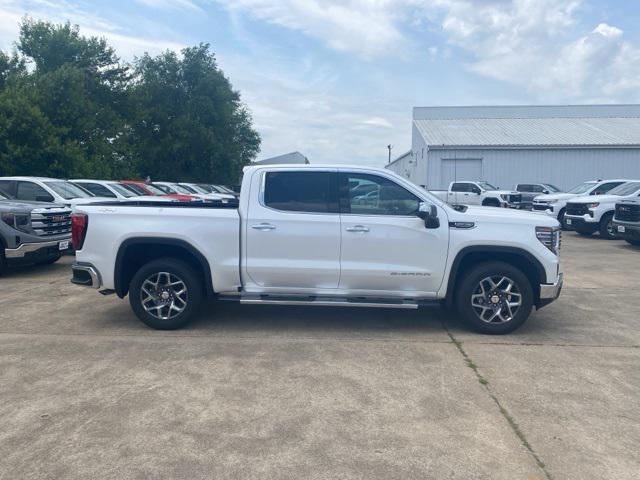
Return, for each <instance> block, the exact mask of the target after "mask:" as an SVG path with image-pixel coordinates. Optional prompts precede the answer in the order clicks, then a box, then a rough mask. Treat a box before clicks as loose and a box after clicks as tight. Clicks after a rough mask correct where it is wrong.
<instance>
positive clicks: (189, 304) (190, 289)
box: [129, 258, 203, 330]
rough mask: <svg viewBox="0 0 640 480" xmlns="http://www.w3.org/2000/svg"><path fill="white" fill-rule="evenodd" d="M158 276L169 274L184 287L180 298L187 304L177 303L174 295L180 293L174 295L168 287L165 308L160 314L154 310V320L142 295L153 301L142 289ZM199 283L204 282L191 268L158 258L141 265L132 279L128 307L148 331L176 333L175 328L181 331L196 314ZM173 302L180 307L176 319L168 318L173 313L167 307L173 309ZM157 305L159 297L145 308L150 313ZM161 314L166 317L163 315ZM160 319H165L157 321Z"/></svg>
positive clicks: (171, 259)
mask: <svg viewBox="0 0 640 480" xmlns="http://www.w3.org/2000/svg"><path fill="white" fill-rule="evenodd" d="M161 272H162V273H169V274H171V275H172V277H173V278H174V280H175V279H176V278H177V279H179V280H180V281H181V282H182V283H183V284H184V286H185V288H186V296H183V297H182V298H184V299H186V300H180V301H181V302H183V303H179V302H178V297H179V296H178V295H177V293H178V292H179V291H180V290H178V292H176V291H173V290H171V289H172V288H173V287H167V288H166V291H167V292H169V298H166V299H165V300H164V302H165V306H164V307H163V308H162V309H161V310H159V311H158V310H156V315H158V316H156V315H154V314H151V313H150V312H149V311H148V310H147V309H146V308H145V304H143V295H145V296H146V297H147V298H156V297H149V296H147V295H146V294H145V293H144V292H143V290H142V286H143V284H144V283H145V281H146V280H147V279H149V278H153V276H154V275H157V274H159V273H161ZM165 277H166V276H165ZM202 282H203V279H202V278H201V277H200V275H198V273H197V272H196V271H195V270H194V269H193V268H192V267H191V266H189V265H188V264H186V263H185V262H183V261H181V260H178V259H175V258H160V259H158V260H153V261H151V262H149V263H147V264H146V265H143V266H142V267H141V268H140V269H139V270H138V271H137V272H136V274H135V275H134V276H133V278H132V279H131V283H130V284H129V303H130V304H131V308H132V309H133V311H134V313H135V314H136V316H137V317H138V318H139V319H140V320H141V321H142V322H143V323H144V324H146V325H148V326H149V327H151V328H155V329H157V330H175V329H177V328H181V327H184V326H185V325H186V324H187V323H188V322H189V320H191V318H192V317H193V316H194V315H195V314H196V313H197V312H198V309H199V307H200V305H201V303H202V298H203V293H202V292H203V283H202ZM165 283H166V282H165ZM169 283H171V280H169ZM147 286H148V284H147ZM145 288H146V287H145ZM176 288H182V287H176ZM147 291H149V290H147ZM156 292H157V293H159V292H160V290H157V291H154V292H152V293H156ZM182 295H184V294H182ZM174 301H175V305H176V306H177V307H178V306H182V308H183V310H182V311H181V312H179V313H177V314H175V316H171V315H173V313H172V312H173V310H172V309H171V307H170V305H173V303H174ZM159 302H161V300H160V298H159V297H157V301H156V300H153V299H152V300H150V301H148V302H147V303H146V305H147V308H149V306H151V308H152V309H153V308H155V307H153V305H156V306H157V305H160V303H159ZM168 302H171V303H170V304H168ZM177 307H176V308H177ZM165 308H166V310H165ZM163 312H169V313H167V314H166V315H163ZM163 316H164V317H167V318H159V317H163Z"/></svg>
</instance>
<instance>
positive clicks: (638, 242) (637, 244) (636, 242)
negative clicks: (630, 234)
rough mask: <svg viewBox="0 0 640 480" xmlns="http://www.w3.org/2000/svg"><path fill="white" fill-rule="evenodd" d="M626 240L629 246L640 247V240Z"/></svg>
mask: <svg viewBox="0 0 640 480" xmlns="http://www.w3.org/2000/svg"><path fill="white" fill-rule="evenodd" d="M624 240H625V242H627V243H628V244H629V245H633V246H634V247H640V240H635V239H632V238H625V239H624Z"/></svg>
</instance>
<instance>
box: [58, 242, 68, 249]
mask: <svg viewBox="0 0 640 480" xmlns="http://www.w3.org/2000/svg"><path fill="white" fill-rule="evenodd" d="M67 248H69V240H64V241H62V242H60V243H59V244H58V250H66V249H67Z"/></svg>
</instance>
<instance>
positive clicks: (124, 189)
mask: <svg viewBox="0 0 640 480" xmlns="http://www.w3.org/2000/svg"><path fill="white" fill-rule="evenodd" d="M109 186H110V187H111V188H113V189H114V190H115V191H116V192H118V193H119V194H120V195H122V196H123V197H125V198H131V197H137V196H138V195H136V194H135V193H133V192H132V191H131V190H129V189H128V188H127V187H125V186H124V185H120V184H119V183H110V184H109Z"/></svg>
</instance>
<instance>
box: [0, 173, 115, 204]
mask: <svg viewBox="0 0 640 480" xmlns="http://www.w3.org/2000/svg"><path fill="white" fill-rule="evenodd" d="M0 188H1V189H2V190H4V191H5V192H7V193H8V194H9V195H11V196H12V197H14V198H15V199H17V200H28V201H34V202H54V203H59V204H60V205H65V206H67V207H70V206H73V205H77V204H80V203H95V202H104V201H109V200H113V199H112V198H108V197H95V196H93V195H92V194H91V193H89V192H88V191H87V190H85V189H84V188H82V187H79V186H78V185H75V184H74V183H71V182H68V181H66V180H59V179H57V178H46V177H0Z"/></svg>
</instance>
